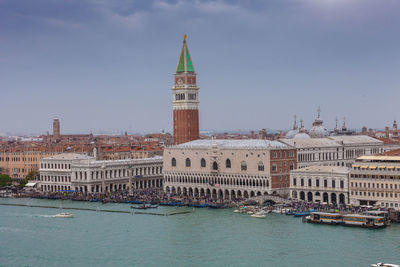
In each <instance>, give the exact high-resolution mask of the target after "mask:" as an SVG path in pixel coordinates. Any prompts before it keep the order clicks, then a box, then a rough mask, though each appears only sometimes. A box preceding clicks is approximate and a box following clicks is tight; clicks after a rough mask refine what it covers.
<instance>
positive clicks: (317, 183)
mask: <svg viewBox="0 0 400 267" xmlns="http://www.w3.org/2000/svg"><path fill="white" fill-rule="evenodd" d="M315 184H316V186H317V187H319V179H317V180H315Z"/></svg>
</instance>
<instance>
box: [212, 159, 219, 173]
mask: <svg viewBox="0 0 400 267" xmlns="http://www.w3.org/2000/svg"><path fill="white" fill-rule="evenodd" d="M213 170H215V171H216V170H218V163H217V162H216V161H214V162H213Z"/></svg>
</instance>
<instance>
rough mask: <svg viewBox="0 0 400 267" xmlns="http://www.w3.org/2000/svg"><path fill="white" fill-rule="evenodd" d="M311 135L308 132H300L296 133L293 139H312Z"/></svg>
mask: <svg viewBox="0 0 400 267" xmlns="http://www.w3.org/2000/svg"><path fill="white" fill-rule="evenodd" d="M310 138H311V137H310V136H309V135H308V134H306V133H298V134H296V135H295V136H294V137H293V139H310Z"/></svg>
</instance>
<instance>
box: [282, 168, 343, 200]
mask: <svg viewBox="0 0 400 267" xmlns="http://www.w3.org/2000/svg"><path fill="white" fill-rule="evenodd" d="M349 172H350V170H349V168H347V167H341V166H309V167H305V168H301V169H297V170H293V171H291V172H290V196H291V197H292V199H295V200H302V201H308V202H319V203H324V202H325V203H328V204H331V203H340V204H348V203H349V186H348V184H349Z"/></svg>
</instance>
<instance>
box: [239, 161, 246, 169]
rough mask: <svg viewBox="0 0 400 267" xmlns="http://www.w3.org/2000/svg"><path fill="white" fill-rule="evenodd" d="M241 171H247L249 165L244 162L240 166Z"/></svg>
mask: <svg viewBox="0 0 400 267" xmlns="http://www.w3.org/2000/svg"><path fill="white" fill-rule="evenodd" d="M240 169H241V170H242V171H247V164H246V161H242V163H241V164H240Z"/></svg>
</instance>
